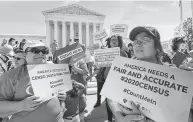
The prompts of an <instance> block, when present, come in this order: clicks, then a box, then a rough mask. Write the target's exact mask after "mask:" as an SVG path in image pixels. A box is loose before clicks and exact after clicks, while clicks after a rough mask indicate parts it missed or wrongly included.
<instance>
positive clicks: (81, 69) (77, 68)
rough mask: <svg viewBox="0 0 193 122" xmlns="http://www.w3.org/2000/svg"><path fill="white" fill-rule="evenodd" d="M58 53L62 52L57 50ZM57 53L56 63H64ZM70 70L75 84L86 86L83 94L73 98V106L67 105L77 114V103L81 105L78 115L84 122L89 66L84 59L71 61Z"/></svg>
mask: <svg viewBox="0 0 193 122" xmlns="http://www.w3.org/2000/svg"><path fill="white" fill-rule="evenodd" d="M77 43H78V42H77ZM71 44H74V43H69V45H71ZM80 46H81V47H82V48H83V51H85V47H84V46H83V45H81V44H80ZM66 47H68V46H66ZM57 51H60V50H57ZM57 51H56V52H55V54H54V57H53V59H54V63H62V62H61V61H59V60H58V58H57ZM69 69H70V72H71V79H72V80H74V81H75V82H78V83H80V84H82V85H83V86H84V91H83V93H82V94H79V95H78V96H77V97H75V98H73V99H74V100H75V101H73V103H72V104H67V105H69V106H70V107H69V108H72V110H74V112H75V110H77V109H76V108H77V105H76V103H77V102H78V103H79V105H78V111H79V113H78V114H79V116H80V121H81V122H83V121H84V111H85V108H86V96H85V90H86V88H85V86H86V80H85V79H84V76H86V75H88V69H87V65H86V63H85V62H84V60H83V59H80V60H78V61H73V60H71V61H70V62H69ZM68 103H69V102H68ZM71 106H72V107H71ZM71 114H72V115H76V112H75V113H73V112H71ZM68 115H70V114H68ZM65 117H66V116H65Z"/></svg>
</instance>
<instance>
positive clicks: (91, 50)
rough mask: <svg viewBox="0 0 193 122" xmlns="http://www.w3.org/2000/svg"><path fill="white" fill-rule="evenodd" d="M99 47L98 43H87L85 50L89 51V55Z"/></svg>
mask: <svg viewBox="0 0 193 122" xmlns="http://www.w3.org/2000/svg"><path fill="white" fill-rule="evenodd" d="M99 48H100V44H99V43H96V44H92V45H89V46H87V47H86V49H87V51H89V53H90V54H91V55H93V54H94V50H96V49H99Z"/></svg>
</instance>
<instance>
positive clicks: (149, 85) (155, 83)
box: [101, 57, 193, 122]
mask: <svg viewBox="0 0 193 122" xmlns="http://www.w3.org/2000/svg"><path fill="white" fill-rule="evenodd" d="M192 76H193V73H192V72H187V71H183V70H180V69H177V68H170V67H168V66H163V65H158V64H153V63H148V62H143V61H138V60H134V59H129V58H124V57H117V58H116V59H115V60H114V62H113V64H112V66H111V69H110V72H109V74H108V76H107V79H106V81H105V84H104V86H103V89H102V91H101V95H103V96H105V97H107V98H109V99H111V100H113V101H115V102H118V103H120V104H122V105H124V106H127V107H129V108H130V107H131V106H130V105H131V104H130V102H129V101H133V102H134V103H135V104H138V105H139V106H140V107H139V109H140V111H141V112H142V113H143V114H144V115H145V116H147V117H148V118H151V119H152V120H154V121H156V122H188V118H189V112H190V106H191V102H192V95H193V88H192V87H193V82H192Z"/></svg>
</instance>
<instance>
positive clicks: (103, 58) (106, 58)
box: [94, 47, 120, 67]
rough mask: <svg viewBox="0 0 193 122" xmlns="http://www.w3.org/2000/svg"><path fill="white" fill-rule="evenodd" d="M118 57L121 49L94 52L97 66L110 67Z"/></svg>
mask: <svg viewBox="0 0 193 122" xmlns="http://www.w3.org/2000/svg"><path fill="white" fill-rule="evenodd" d="M116 56H120V48H119V47H115V48H106V49H98V50H94V58H95V66H98V67H110V66H111V64H112V62H113V60H114V59H115V57H116Z"/></svg>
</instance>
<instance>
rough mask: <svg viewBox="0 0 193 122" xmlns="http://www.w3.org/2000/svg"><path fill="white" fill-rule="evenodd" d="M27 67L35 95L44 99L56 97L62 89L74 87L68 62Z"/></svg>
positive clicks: (64, 90)
mask: <svg viewBox="0 0 193 122" xmlns="http://www.w3.org/2000/svg"><path fill="white" fill-rule="evenodd" d="M27 68H28V72H29V77H30V81H31V84H32V88H33V92H34V95H35V96H38V97H40V98H42V99H43V100H44V101H46V100H49V99H51V98H53V97H55V96H56V95H57V94H58V92H60V91H62V92H66V91H68V90H71V89H72V81H71V77H70V72H69V67H68V64H42V65H28V66H27Z"/></svg>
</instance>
